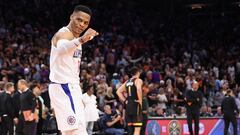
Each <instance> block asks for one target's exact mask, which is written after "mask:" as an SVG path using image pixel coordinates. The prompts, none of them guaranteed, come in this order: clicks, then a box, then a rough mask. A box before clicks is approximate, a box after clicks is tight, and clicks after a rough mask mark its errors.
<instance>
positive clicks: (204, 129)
mask: <svg viewBox="0 0 240 135" xmlns="http://www.w3.org/2000/svg"><path fill="white" fill-rule="evenodd" d="M193 126H194V124H193ZM239 128H240V119H238V134H240V131H239ZM193 130H194V127H193ZM223 130H224V121H223V119H219V118H206V119H200V123H199V135H223ZM228 132H229V134H233V128H232V125H231V124H230V127H229V131H228ZM146 135H190V134H189V131H188V125H187V120H186V119H151V120H149V121H148V124H147V128H146Z"/></svg>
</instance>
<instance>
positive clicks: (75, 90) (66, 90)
mask: <svg viewBox="0 0 240 135" xmlns="http://www.w3.org/2000/svg"><path fill="white" fill-rule="evenodd" d="M91 15H92V12H91V10H90V9H89V8H88V7H86V6H82V5H78V6H76V7H75V9H74V11H73V13H72V14H71V16H70V22H69V24H68V25H67V26H66V27H63V28H61V29H60V30H59V31H58V32H57V33H56V34H55V35H54V36H53V38H52V40H51V43H52V46H51V54H50V80H51V83H50V85H49V95H50V99H51V105H52V107H53V109H54V111H55V113H56V119H57V124H58V129H59V130H61V132H62V134H63V135H87V132H86V125H85V119H84V116H85V114H84V106H83V103H82V91H81V88H80V85H79V82H80V78H79V72H80V63H81V55H82V45H84V43H86V42H88V41H89V40H92V39H93V38H94V37H95V36H97V35H98V33H97V32H96V31H95V30H93V29H91V28H89V29H87V27H88V25H89V22H90V18H91ZM86 29H87V31H86V32H85V33H84V34H83V35H82V36H80V34H82V32H83V31H85V30H86Z"/></svg>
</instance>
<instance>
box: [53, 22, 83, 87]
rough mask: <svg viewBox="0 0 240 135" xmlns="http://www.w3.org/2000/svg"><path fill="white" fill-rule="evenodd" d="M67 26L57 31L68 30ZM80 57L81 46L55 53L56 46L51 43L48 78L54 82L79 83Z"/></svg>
mask: <svg viewBox="0 0 240 135" xmlns="http://www.w3.org/2000/svg"><path fill="white" fill-rule="evenodd" d="M69 31H70V30H69V29H68V28H67V27H63V28H61V29H60V30H59V31H58V32H69ZM81 57H82V46H81V45H79V46H78V48H77V49H76V50H74V51H72V52H68V53H65V54H59V53H57V49H56V46H54V45H53V43H52V45H51V54H50V77H49V78H50V80H51V81H52V82H55V83H61V84H64V83H74V84H75V83H80V82H79V81H80V78H79V73H80V63H81Z"/></svg>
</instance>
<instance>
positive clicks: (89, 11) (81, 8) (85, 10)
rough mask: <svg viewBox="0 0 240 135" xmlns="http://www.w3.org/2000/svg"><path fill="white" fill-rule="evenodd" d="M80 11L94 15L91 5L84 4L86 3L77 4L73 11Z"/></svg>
mask: <svg viewBox="0 0 240 135" xmlns="http://www.w3.org/2000/svg"><path fill="white" fill-rule="evenodd" d="M79 11H82V12H84V13H87V14H89V15H90V16H92V10H91V9H90V8H89V7H87V6H84V5H77V6H75V8H74V11H73V12H79Z"/></svg>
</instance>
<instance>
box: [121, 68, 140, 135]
mask: <svg viewBox="0 0 240 135" xmlns="http://www.w3.org/2000/svg"><path fill="white" fill-rule="evenodd" d="M131 75H132V78H131V79H129V80H128V81H126V82H125V83H124V84H123V85H122V86H121V87H120V88H119V89H118V90H117V95H118V96H119V98H120V100H122V101H123V102H124V104H126V121H127V126H128V134H129V135H140V131H141V126H142V109H141V108H142V85H143V81H142V80H141V79H140V78H139V77H140V71H139V69H138V68H136V67H134V68H132V69H131ZM123 92H126V93H127V98H125V97H124V96H123Z"/></svg>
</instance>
